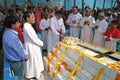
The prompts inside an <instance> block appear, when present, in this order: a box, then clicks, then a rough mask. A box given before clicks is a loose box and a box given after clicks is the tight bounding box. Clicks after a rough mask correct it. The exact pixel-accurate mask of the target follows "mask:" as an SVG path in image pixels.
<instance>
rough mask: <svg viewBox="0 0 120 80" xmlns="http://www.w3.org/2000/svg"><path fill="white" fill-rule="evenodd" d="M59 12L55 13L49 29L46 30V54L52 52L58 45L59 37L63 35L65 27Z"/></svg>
mask: <svg viewBox="0 0 120 80" xmlns="http://www.w3.org/2000/svg"><path fill="white" fill-rule="evenodd" d="M61 15H62V13H61V11H56V12H55V16H53V17H52V18H51V20H50V29H49V30H48V41H47V42H48V52H50V51H52V49H53V47H54V46H57V45H58V42H59V41H60V37H62V35H65V33H66V32H65V26H64V22H63V19H62V18H61Z"/></svg>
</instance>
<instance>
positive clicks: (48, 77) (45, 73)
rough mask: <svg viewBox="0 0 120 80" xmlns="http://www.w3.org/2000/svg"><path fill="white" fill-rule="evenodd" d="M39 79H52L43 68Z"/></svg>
mask: <svg viewBox="0 0 120 80" xmlns="http://www.w3.org/2000/svg"><path fill="white" fill-rule="evenodd" d="M39 80H52V78H51V77H50V75H49V73H48V72H47V71H46V70H45V71H43V72H42V74H41V77H40V79H39Z"/></svg>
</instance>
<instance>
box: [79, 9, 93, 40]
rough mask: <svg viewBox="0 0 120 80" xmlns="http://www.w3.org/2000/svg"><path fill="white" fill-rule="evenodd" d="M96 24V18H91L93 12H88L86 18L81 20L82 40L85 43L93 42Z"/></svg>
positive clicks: (88, 10)
mask: <svg viewBox="0 0 120 80" xmlns="http://www.w3.org/2000/svg"><path fill="white" fill-rule="evenodd" d="M94 24H95V19H94V17H92V16H91V10H90V9H87V10H86V16H85V17H83V18H82V19H81V22H80V26H81V27H82V28H81V37H80V39H81V40H82V41H85V42H92V38H93V30H92V29H93V27H94Z"/></svg>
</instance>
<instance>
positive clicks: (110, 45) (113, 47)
mask: <svg viewBox="0 0 120 80" xmlns="http://www.w3.org/2000/svg"><path fill="white" fill-rule="evenodd" d="M119 40H120V39H115V38H110V41H105V47H106V48H108V49H111V50H114V51H116V44H117V41H119Z"/></svg>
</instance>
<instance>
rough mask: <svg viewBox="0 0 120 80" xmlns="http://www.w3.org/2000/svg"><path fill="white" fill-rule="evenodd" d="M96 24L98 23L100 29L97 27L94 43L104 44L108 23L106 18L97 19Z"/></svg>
mask: <svg viewBox="0 0 120 80" xmlns="http://www.w3.org/2000/svg"><path fill="white" fill-rule="evenodd" d="M95 24H96V25H98V29H95V33H94V38H93V44H96V45H98V46H104V42H105V40H104V35H103V33H104V32H105V31H106V29H107V27H108V24H107V21H106V20H104V19H103V20H97V21H96V23H95Z"/></svg>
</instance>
